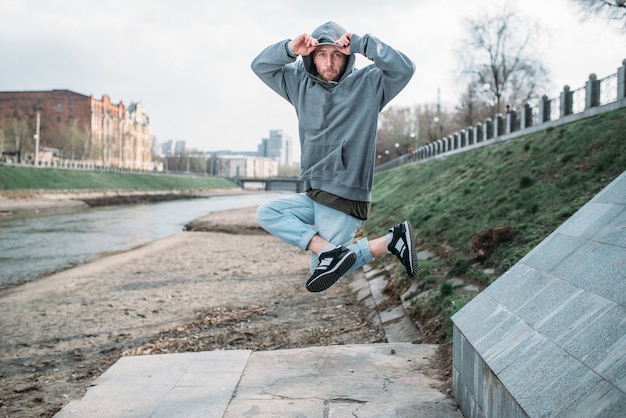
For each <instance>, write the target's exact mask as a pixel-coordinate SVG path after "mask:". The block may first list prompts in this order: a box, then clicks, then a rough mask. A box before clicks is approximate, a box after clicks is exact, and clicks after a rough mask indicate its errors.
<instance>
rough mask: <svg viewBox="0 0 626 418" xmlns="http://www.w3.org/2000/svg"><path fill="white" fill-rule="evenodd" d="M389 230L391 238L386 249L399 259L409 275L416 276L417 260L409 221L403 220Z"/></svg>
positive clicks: (413, 236)
mask: <svg viewBox="0 0 626 418" xmlns="http://www.w3.org/2000/svg"><path fill="white" fill-rule="evenodd" d="M389 232H391V233H393V238H392V239H391V242H390V243H389V246H388V247H387V249H388V250H389V251H390V252H391V254H393V255H395V256H396V257H398V258H399V259H400V261H401V262H402V265H403V266H404V268H406V273H407V274H408V275H409V276H411V277H415V276H417V269H418V261H417V251H416V249H415V231H414V230H413V226H412V225H411V224H410V223H409V221H404V222H402V223H401V224H398V225H396V226H394V227H393V228H391V229H390V230H389Z"/></svg>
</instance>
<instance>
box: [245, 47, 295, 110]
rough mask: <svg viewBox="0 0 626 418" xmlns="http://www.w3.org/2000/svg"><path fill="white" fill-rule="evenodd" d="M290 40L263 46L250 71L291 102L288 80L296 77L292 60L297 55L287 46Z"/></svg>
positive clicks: (293, 60)
mask: <svg viewBox="0 0 626 418" xmlns="http://www.w3.org/2000/svg"><path fill="white" fill-rule="evenodd" d="M290 42H291V41H289V40H284V41H280V42H278V43H275V44H274V45H270V46H268V47H267V48H265V49H264V50H263V51H262V52H261V53H260V54H259V55H258V56H257V57H256V58H255V59H254V60H253V61H252V65H251V67H252V71H254V73H255V74H256V75H257V76H258V77H259V78H260V79H261V81H263V82H264V83H265V84H267V86H268V87H269V88H271V89H272V90H274V91H275V92H276V93H278V94H280V95H281V96H282V97H283V98H284V99H286V100H287V101H289V102H291V98H290V94H289V86H288V84H289V82H288V80H293V79H295V77H296V75H295V74H296V68H295V65H294V62H295V60H296V58H297V56H296V55H295V54H294V51H292V50H291V49H290V48H289V43H290Z"/></svg>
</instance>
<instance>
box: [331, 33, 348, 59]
mask: <svg viewBox="0 0 626 418" xmlns="http://www.w3.org/2000/svg"><path fill="white" fill-rule="evenodd" d="M351 37H352V34H351V33H350V32H348V33H344V34H343V35H341V38H339V39H337V42H335V43H336V44H337V48H339V52H341V53H342V54H344V55H350V38H351Z"/></svg>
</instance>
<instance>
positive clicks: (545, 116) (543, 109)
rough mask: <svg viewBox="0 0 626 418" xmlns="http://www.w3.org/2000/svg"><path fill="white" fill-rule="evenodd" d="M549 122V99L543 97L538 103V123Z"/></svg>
mask: <svg viewBox="0 0 626 418" xmlns="http://www.w3.org/2000/svg"><path fill="white" fill-rule="evenodd" d="M549 121H550V99H549V98H548V96H546V95H543V96H542V97H541V101H540V102H539V123H540V124H541V123H544V122H549Z"/></svg>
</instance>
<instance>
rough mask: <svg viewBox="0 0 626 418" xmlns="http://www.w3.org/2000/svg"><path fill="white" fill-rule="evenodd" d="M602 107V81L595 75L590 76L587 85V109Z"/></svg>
mask: <svg viewBox="0 0 626 418" xmlns="http://www.w3.org/2000/svg"><path fill="white" fill-rule="evenodd" d="M598 105H600V81H598V78H597V77H596V75H595V74H590V75H589V81H587V82H586V83H585V109H590V108H592V107H596V106H598Z"/></svg>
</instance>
